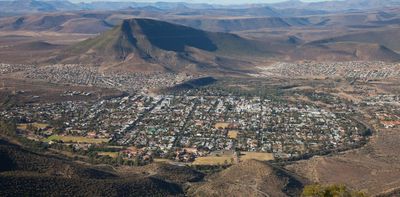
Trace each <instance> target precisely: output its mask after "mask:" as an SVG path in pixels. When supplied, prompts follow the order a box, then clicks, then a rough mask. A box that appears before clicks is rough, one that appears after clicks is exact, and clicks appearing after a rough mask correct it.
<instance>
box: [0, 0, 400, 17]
mask: <svg viewBox="0 0 400 197" xmlns="http://www.w3.org/2000/svg"><path fill="white" fill-rule="evenodd" d="M396 6H400V0H346V1H326V2H314V3H305V2H302V1H299V0H289V1H286V2H281V3H274V4H246V5H233V6H230V5H229V6H228V5H215V4H191V3H184V2H177V3H175V2H157V3H143V2H117V1H115V2H113V1H111V2H106V1H94V2H90V3H71V2H69V1H68V0H14V1H10V0H5V1H0V9H1V11H2V12H5V13H30V12H54V11H76V10H123V9H129V8H143V9H148V8H154V9H159V10H161V11H168V10H169V11H171V10H174V11H181V12H182V14H196V13H203V14H204V13H207V14H228V15H241V16H243V15H251V16H294V15H310V14H320V13H324V12H327V11H329V12H332V11H342V10H357V9H375V8H382V7H396Z"/></svg>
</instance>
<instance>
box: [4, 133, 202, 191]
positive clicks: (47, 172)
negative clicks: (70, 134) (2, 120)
mask: <svg viewBox="0 0 400 197" xmlns="http://www.w3.org/2000/svg"><path fill="white" fill-rule="evenodd" d="M0 159H1V163H0V170H1V171H0V195H1V196H16V195H20V194H24V195H29V196H60V195H65V194H68V195H71V196H74V195H79V196H169V195H174V196H183V190H182V188H181V186H180V185H178V184H176V183H173V182H167V181H165V179H166V178H165V177H173V174H174V173H176V172H177V171H176V169H175V168H173V167H166V166H164V167H163V168H167V169H166V170H164V171H163V170H160V173H159V174H155V175H153V176H145V175H137V174H136V175H135V176H127V177H121V176H119V175H118V173H117V172H108V171H104V170H103V169H96V168H94V167H91V166H89V165H83V164H77V163H75V162H72V161H69V160H67V159H63V158H58V157H54V156H49V155H44V154H39V153H35V152H32V151H28V150H26V149H24V148H21V147H20V146H18V145H14V144H10V143H9V142H7V141H4V140H1V141H0ZM182 170H183V171H182ZM181 172H182V173H185V175H187V176H189V175H190V174H193V173H194V172H192V171H190V170H189V171H188V170H185V169H181ZM193 176H196V175H195V174H193ZM180 178H182V177H179V176H178V177H177V178H175V179H173V180H174V181H177V182H178V181H179V180H181V179H180ZM200 178H201V177H200ZM170 179H172V178H170ZM184 181H185V180H184V179H183V181H182V182H184Z"/></svg>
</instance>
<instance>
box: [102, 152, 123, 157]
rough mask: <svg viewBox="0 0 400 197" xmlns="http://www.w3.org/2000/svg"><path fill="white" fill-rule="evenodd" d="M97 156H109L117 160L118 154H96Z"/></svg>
mask: <svg viewBox="0 0 400 197" xmlns="http://www.w3.org/2000/svg"><path fill="white" fill-rule="evenodd" d="M97 155H100V156H109V157H111V158H117V157H118V153H117V152H98V153H97Z"/></svg>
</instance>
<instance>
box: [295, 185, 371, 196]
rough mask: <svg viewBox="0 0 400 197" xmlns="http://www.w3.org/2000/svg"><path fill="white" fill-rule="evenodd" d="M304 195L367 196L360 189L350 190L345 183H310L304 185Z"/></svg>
mask: <svg viewBox="0 0 400 197" xmlns="http://www.w3.org/2000/svg"><path fill="white" fill-rule="evenodd" d="M301 196H302V197H366V196H367V195H366V194H365V193H363V192H359V191H350V190H349V189H348V188H346V186H344V185H328V186H322V185H308V186H306V187H304V190H303V193H302V195H301Z"/></svg>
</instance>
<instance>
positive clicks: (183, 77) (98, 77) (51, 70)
mask: <svg viewBox="0 0 400 197" xmlns="http://www.w3.org/2000/svg"><path fill="white" fill-rule="evenodd" d="M13 72H21V73H22V76H23V77H25V78H28V79H36V80H43V81H47V82H51V83H58V84H74V85H86V86H97V87H104V88H115V89H118V90H121V91H127V92H131V93H136V92H146V91H148V90H150V89H157V88H165V87H172V86H174V85H177V84H179V83H182V82H183V81H187V80H189V79H191V78H193V77H194V76H192V75H188V74H173V73H129V74H127V73H121V72H100V71H99V68H98V67H93V66H85V65H75V64H56V65H49V66H36V65H22V64H21V65H10V64H0V74H7V73H13Z"/></svg>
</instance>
